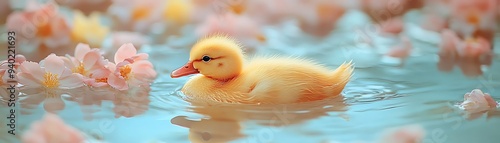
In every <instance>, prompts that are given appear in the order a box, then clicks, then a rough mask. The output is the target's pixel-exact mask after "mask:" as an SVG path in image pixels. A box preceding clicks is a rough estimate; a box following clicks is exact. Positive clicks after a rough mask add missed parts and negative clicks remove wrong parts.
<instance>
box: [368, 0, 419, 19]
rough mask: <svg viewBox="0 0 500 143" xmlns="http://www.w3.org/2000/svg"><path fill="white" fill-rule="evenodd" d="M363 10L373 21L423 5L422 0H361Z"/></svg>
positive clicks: (404, 12)
mask: <svg viewBox="0 0 500 143" xmlns="http://www.w3.org/2000/svg"><path fill="white" fill-rule="evenodd" d="M359 4H360V6H358V7H360V8H361V10H363V11H364V12H365V13H366V14H368V16H370V18H371V19H372V20H373V21H374V22H375V23H378V22H382V21H385V20H388V19H391V18H393V17H399V16H403V15H404V14H406V12H408V11H410V10H412V9H417V8H421V7H423V6H424V0H396V1H394V0H361V2H360V3H359Z"/></svg>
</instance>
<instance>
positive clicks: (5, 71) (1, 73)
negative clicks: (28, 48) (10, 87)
mask: <svg viewBox="0 0 500 143" xmlns="http://www.w3.org/2000/svg"><path fill="white" fill-rule="evenodd" d="M9 61H10V62H11V63H9ZM24 61H26V57H24V56H23V55H16V56H15V58H14V60H4V61H1V62H0V86H1V85H4V84H6V83H7V82H8V81H9V80H14V81H15V80H17V76H16V73H15V71H17V68H18V67H19V65H21V63H23V62H24ZM12 62H14V63H12ZM10 69H12V70H10ZM9 71H11V72H10V73H9ZM12 71H14V72H12ZM11 75H12V76H11Z"/></svg>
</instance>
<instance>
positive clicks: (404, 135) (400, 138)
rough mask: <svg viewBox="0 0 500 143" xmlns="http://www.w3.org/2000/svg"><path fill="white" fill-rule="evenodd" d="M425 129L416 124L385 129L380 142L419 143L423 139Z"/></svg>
mask: <svg viewBox="0 0 500 143" xmlns="http://www.w3.org/2000/svg"><path fill="white" fill-rule="evenodd" d="M424 136H425V130H424V129H423V128H422V127H421V126H418V125H408V126H403V127H398V128H392V129H388V130H386V131H385V134H384V135H383V136H382V138H381V140H380V143H420V142H422V140H423V139H424Z"/></svg>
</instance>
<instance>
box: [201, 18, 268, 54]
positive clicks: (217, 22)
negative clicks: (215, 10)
mask: <svg viewBox="0 0 500 143" xmlns="http://www.w3.org/2000/svg"><path fill="white" fill-rule="evenodd" d="M214 34H226V35H228V36H231V37H235V38H236V39H237V40H238V41H241V42H242V43H243V44H244V45H247V46H249V47H252V48H254V47H256V46H257V45H258V44H260V43H262V42H265V41H266V37H265V36H264V33H263V30H262V27H261V26H260V25H259V24H258V23H256V22H255V21H254V20H252V19H250V18H249V17H248V16H244V15H236V14H233V13H225V14H222V15H221V14H213V15H210V16H209V17H208V18H207V19H206V21H205V22H204V23H203V24H201V25H200V26H199V27H198V28H197V35H198V37H203V36H207V35H214Z"/></svg>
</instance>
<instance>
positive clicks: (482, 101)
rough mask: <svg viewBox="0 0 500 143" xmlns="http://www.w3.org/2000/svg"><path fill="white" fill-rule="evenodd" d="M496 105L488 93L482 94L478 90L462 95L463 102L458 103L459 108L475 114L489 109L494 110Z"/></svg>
mask: <svg viewBox="0 0 500 143" xmlns="http://www.w3.org/2000/svg"><path fill="white" fill-rule="evenodd" d="M497 106H498V103H497V102H496V101H495V100H494V99H493V98H492V97H491V96H490V94H488V93H483V92H482V91H481V90H479V89H474V90H472V91H471V92H469V93H466V94H465V95H464V102H462V103H460V105H459V108H460V109H463V110H466V111H469V112H472V113H475V112H481V111H485V110H489V109H491V108H496V107H497Z"/></svg>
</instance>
